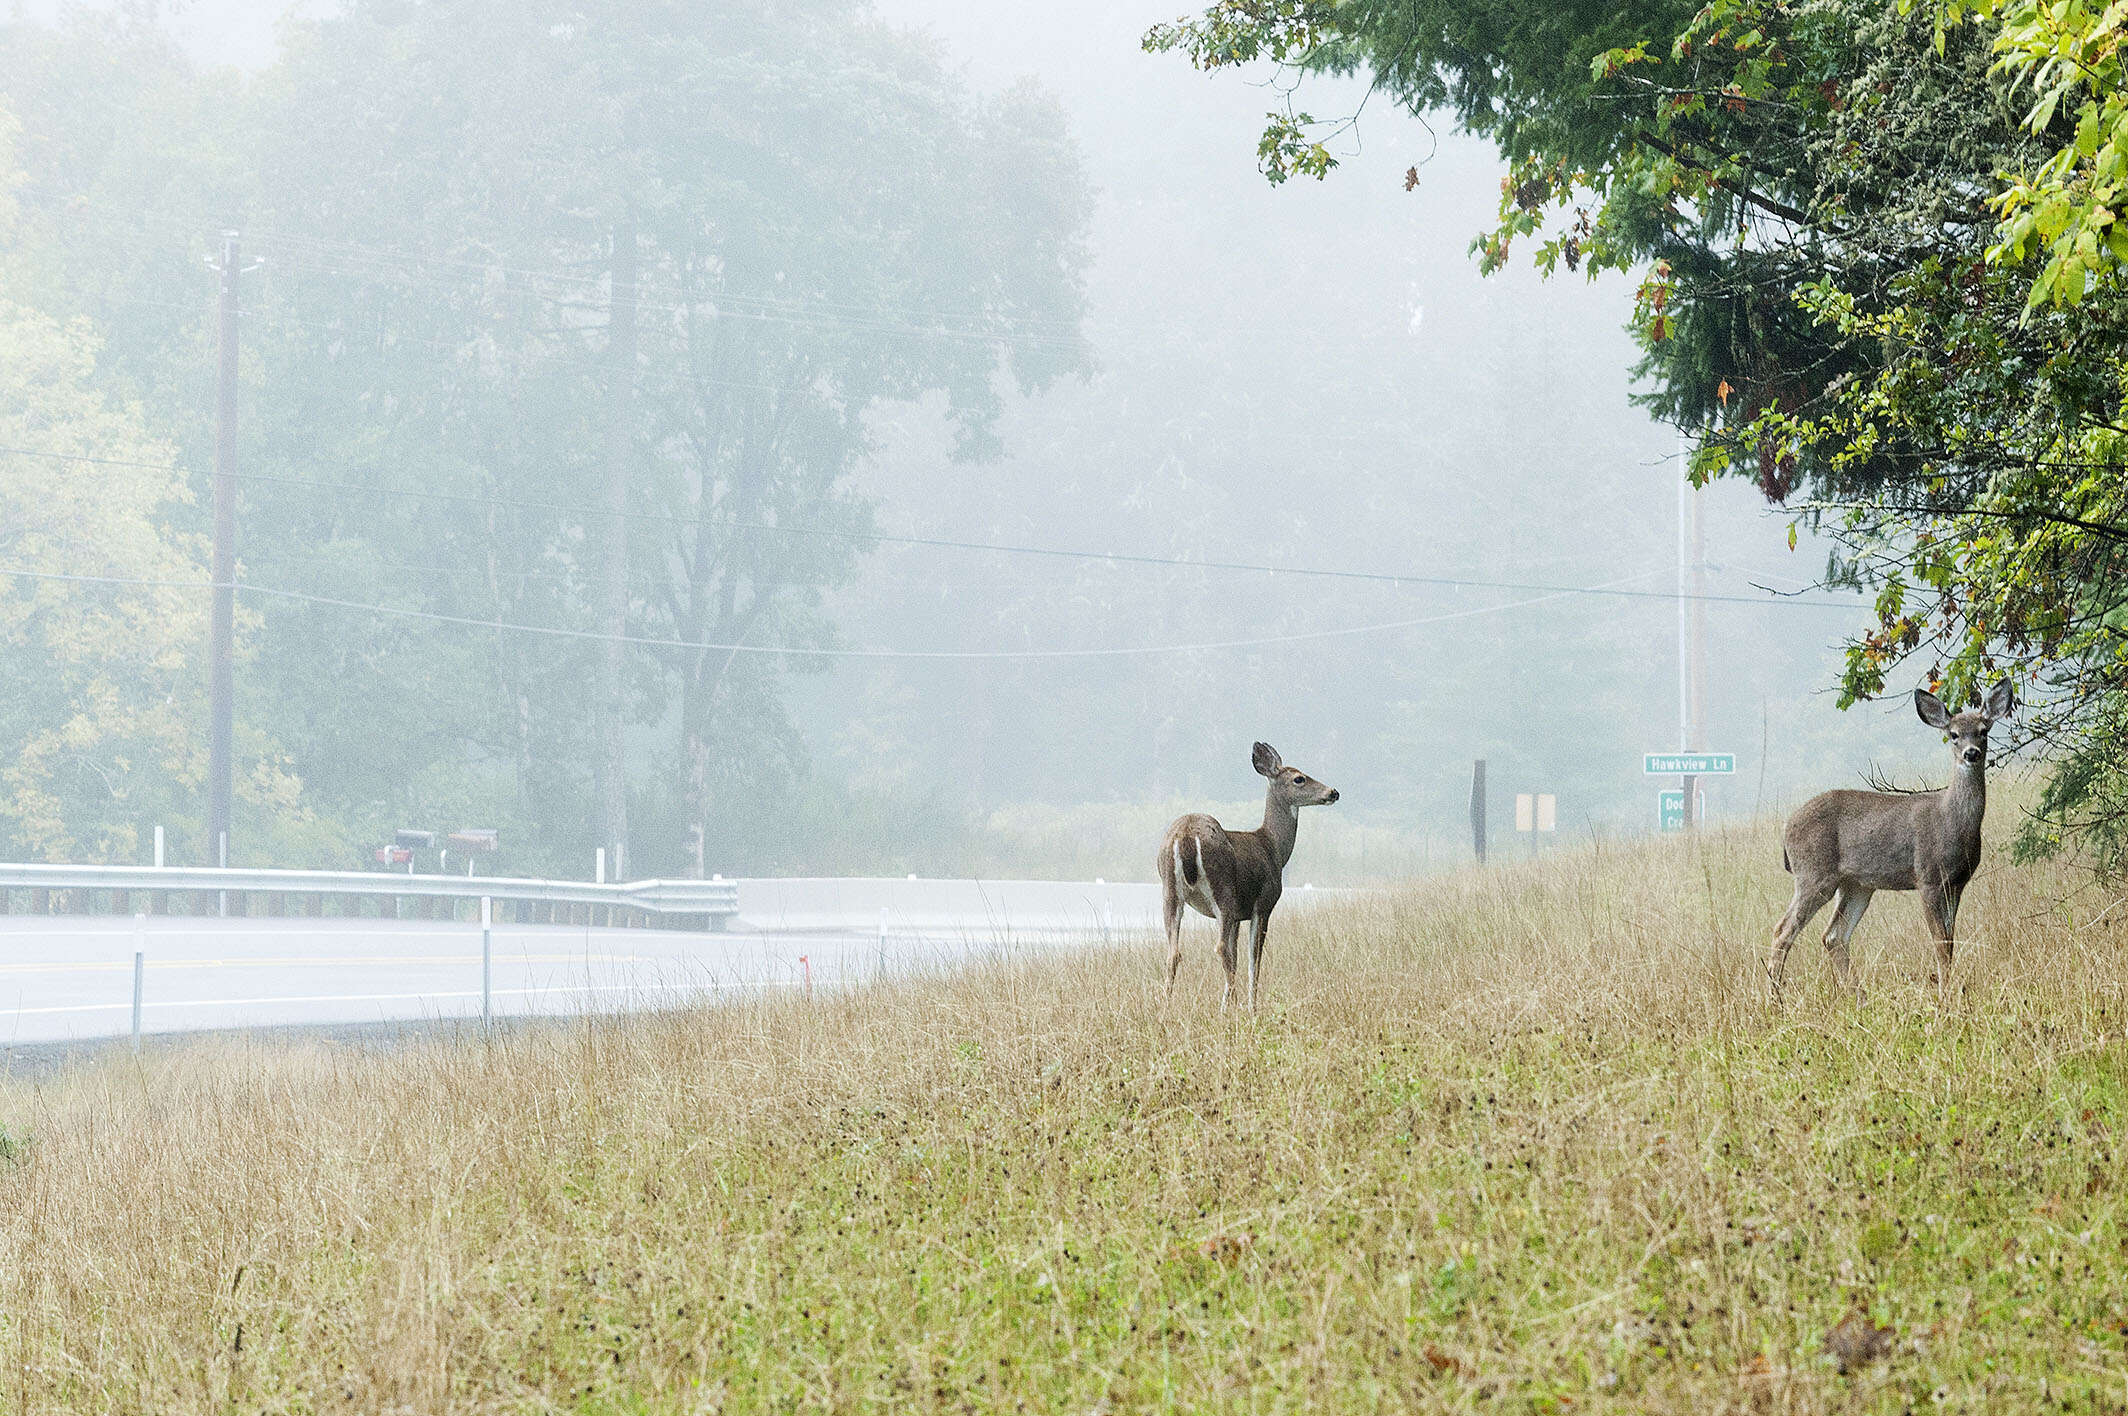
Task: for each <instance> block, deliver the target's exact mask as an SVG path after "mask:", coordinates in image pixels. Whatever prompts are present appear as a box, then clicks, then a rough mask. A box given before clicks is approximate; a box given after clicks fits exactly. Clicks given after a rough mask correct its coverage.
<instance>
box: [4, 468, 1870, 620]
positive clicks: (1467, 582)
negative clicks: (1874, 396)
mask: <svg viewBox="0 0 2128 1416" xmlns="http://www.w3.org/2000/svg"><path fill="white" fill-rule="evenodd" d="M6 454H15V455H18V456H28V457H52V458H59V459H62V460H75V461H86V462H96V461H115V459H98V458H88V457H79V456H77V455H76V454H71V453H61V452H46V451H40V450H37V449H29V448H20V447H7V446H0V455H6ZM121 465H129V466H138V467H151V468H155V469H157V470H161V471H169V472H180V471H183V470H185V469H184V468H183V467H181V466H180V465H178V464H174V463H170V464H164V463H124V464H121ZM232 476H233V477H234V479H235V480H237V481H244V482H263V483H267V484H271V485H276V486H294V487H305V488H310V489H314V490H322V491H333V492H344V493H348V494H352V495H360V496H374V497H409V498H415V499H420V500H428V501H443V502H455V503H459V504H461V505H470V506H481V507H500V508H510V509H516V510H526V511H542V512H550V513H564V514H567V515H571V516H580V517H584V518H587V519H591V518H611V517H613V516H616V515H618V516H620V517H622V518H624V519H627V520H631V521H647V522H652V523H655V524H661V525H673V526H687V527H709V528H715V529H721V530H733V531H758V532H764V533H769V534H774V535H784V536H815V537H825V538H828V539H832V540H839V541H855V542H864V543H874V544H880V545H892V546H913V547H923V548H929V549H935V550H955V551H968V552H977V553H985V554H992V555H1016V556H1035V557H1042V558H1046V559H1052V560H1067V561H1099V562H1106V563H1109V564H1114V565H1135V566H1153V567H1159V568H1163V569H1176V570H1200V571H1202V570H1219V571H1230V572H1235V573H1243V574H1257V575H1269V576H1281V575H1285V576H1294V577H1299V578H1305V579H1325V580H1346V581H1357V582H1363V583H1370V584H1377V585H1391V586H1402V585H1413V586H1419V585H1424V586H1433V587H1439V588H1444V589H1452V590H1513V591H1520V592H1539V593H1543V594H1563V595H1598V596H1612V597H1618V598H1627V599H1645V600H1669V601H1676V600H1679V599H1683V600H1689V601H1699V602H1702V603H1708V604H1741V605H1794V606H1799V607H1805V608H1817V609H1839V610H1851V609H1853V608H1854V602H1851V601H1846V600H1811V599H1804V598H1802V597H1801V596H1798V595H1783V594H1778V593H1771V592H1769V593H1768V594H1765V595H1720V594H1716V595H1695V594H1691V593H1689V592H1677V591H1669V590H1623V589H1615V588H1611V585H1609V584H1605V585H1561V584H1557V583H1550V582H1545V581H1528V580H1478V579H1473V578H1468V577H1462V576H1446V575H1424V574H1419V573H1415V572H1404V571H1372V570H1349V569H1340V568H1333V567H1326V566H1307V565H1273V564H1268V563H1263V562H1255V561H1225V560H1193V559H1189V558H1186V557H1179V556H1154V555H1141V554H1136V553H1132V552H1127V551H1089V550H1081V549H1073V548H1066V547H1057V546H1025V545H1015V544H1011V543H1007V542H995V541H966V540H956V539H953V538H950V537H944V536H906V535H900V534H897V533H894V532H888V531H846V530H841V529H839V528H835V527H822V526H791V525H787V524H784V523H780V522H772V521H742V520H739V519H737V518H729V517H690V516H675V515H671V514H669V513H664V512H649V511H623V512H619V513H616V512H614V511H613V510H612V509H611V508H608V507H597V506H588V505H584V504H581V503H573V502H550V501H540V500H532V499H527V498H517V497H490V496H481V495H476V494H473V493H468V492H444V491H436V490H432V489H429V488H423V487H379V486H375V485H372V484H367V483H356V482H334V481H327V480H323V479H318V478H309V477H285V476H280V475H278V474H275V473H268V472H238V473H234V474H232ZM1649 573H1652V572H1649ZM1639 578H1641V577H1640V576H1639V575H1635V576H1629V577H1626V579H1639Z"/></svg>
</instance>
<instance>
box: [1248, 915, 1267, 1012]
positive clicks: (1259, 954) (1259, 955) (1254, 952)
mask: <svg viewBox="0 0 2128 1416" xmlns="http://www.w3.org/2000/svg"><path fill="white" fill-rule="evenodd" d="M1270 923H1271V912H1270V911H1269V910H1258V911H1257V912H1256V922H1255V923H1254V924H1252V925H1250V926H1249V1011H1250V1012H1252V1013H1253V1012H1255V1011H1256V990H1257V986H1258V985H1259V984H1260V983H1262V981H1263V951H1264V929H1265V927H1266V926H1268V925H1269V924H1270Z"/></svg>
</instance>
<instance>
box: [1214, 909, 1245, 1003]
mask: <svg viewBox="0 0 2128 1416" xmlns="http://www.w3.org/2000/svg"><path fill="white" fill-rule="evenodd" d="M1240 952H1241V915H1240V913H1239V912H1237V911H1229V912H1226V913H1222V914H1221V915H1220V916H1219V962H1220V965H1221V967H1223V968H1225V969H1226V971H1227V986H1226V987H1225V988H1223V989H1221V990H1220V992H1219V1006H1220V1009H1221V1010H1222V1011H1224V1010H1225V1008H1226V1006H1227V1004H1228V1003H1229V1002H1231V1001H1233V998H1234V966H1235V964H1236V963H1237V962H1238V959H1237V957H1236V956H1237V955H1238V954H1239V953H1240Z"/></svg>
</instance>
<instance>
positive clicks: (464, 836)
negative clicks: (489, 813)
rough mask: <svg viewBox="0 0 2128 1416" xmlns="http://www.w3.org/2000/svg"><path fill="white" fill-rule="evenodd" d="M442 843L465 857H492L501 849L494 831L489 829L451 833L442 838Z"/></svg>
mask: <svg viewBox="0 0 2128 1416" xmlns="http://www.w3.org/2000/svg"><path fill="white" fill-rule="evenodd" d="M443 843H444V844H445V845H447V846H449V847H450V848H451V849H452V850H454V851H458V852H461V853H462V854H465V855H493V854H494V853H495V852H496V851H498V850H501V849H502V843H501V842H500V841H498V840H497V839H496V834H495V831H494V829H493V828H491V827H480V828H472V829H468V830H464V831H453V832H452V833H451V834H450V835H448V836H446V837H444V840H443Z"/></svg>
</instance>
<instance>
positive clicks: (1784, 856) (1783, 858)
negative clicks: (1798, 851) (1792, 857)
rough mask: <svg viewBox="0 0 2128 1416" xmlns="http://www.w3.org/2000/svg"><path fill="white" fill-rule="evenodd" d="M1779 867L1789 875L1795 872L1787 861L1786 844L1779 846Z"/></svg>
mask: <svg viewBox="0 0 2128 1416" xmlns="http://www.w3.org/2000/svg"><path fill="white" fill-rule="evenodd" d="M1781 869H1783V870H1785V871H1787V872H1788V873H1789V874H1790V875H1793V874H1795V867H1794V866H1792V865H1790V864H1789V863H1788V847H1786V846H1783V847H1781Z"/></svg>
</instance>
